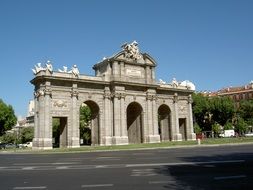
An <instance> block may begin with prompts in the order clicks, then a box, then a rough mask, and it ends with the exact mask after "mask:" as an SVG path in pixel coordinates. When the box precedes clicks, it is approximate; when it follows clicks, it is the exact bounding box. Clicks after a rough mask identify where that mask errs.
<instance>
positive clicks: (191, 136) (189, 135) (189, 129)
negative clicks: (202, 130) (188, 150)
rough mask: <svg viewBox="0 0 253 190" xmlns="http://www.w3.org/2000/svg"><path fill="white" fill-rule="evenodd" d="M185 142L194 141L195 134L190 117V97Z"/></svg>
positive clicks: (189, 99) (189, 97) (190, 99)
mask: <svg viewBox="0 0 253 190" xmlns="http://www.w3.org/2000/svg"><path fill="white" fill-rule="evenodd" d="M187 121H188V123H187V140H196V134H195V133H194V130H193V116H192V97H191V95H189V96H188V119H187Z"/></svg>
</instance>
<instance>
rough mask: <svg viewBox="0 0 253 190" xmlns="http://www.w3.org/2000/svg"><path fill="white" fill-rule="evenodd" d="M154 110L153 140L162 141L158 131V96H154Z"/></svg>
mask: <svg viewBox="0 0 253 190" xmlns="http://www.w3.org/2000/svg"><path fill="white" fill-rule="evenodd" d="M152 105H153V106H152V108H153V109H152V110H153V137H152V142H153V143H154V142H160V135H159V132H158V113H157V112H158V110H157V105H156V96H153V98H152Z"/></svg>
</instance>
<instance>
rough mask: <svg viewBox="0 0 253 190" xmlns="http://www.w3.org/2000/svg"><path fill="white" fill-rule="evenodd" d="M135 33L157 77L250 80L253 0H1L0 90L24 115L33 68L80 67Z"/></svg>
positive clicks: (206, 84) (201, 84)
mask: <svg viewBox="0 0 253 190" xmlns="http://www.w3.org/2000/svg"><path fill="white" fill-rule="evenodd" d="M133 40H137V41H138V42H139V47H140V51H141V52H147V53H149V54H150V55H151V56H152V57H153V58H154V59H155V60H156V61H157V63H158V66H157V69H156V75H157V80H158V79H159V78H161V79H163V80H165V81H171V80H172V78H173V77H175V78H176V79H177V80H179V81H182V80H186V79H188V80H190V81H192V82H193V83H195V85H196V87H197V90H198V91H201V90H211V91H215V90H218V89H220V88H223V87H228V86H238V85H244V84H247V83H249V82H250V81H251V80H253V77H252V73H253V1H252V0H145V1H144V0H143V1H142V0H138V1H137V0H127V1H123V0H122V1H121V0H105V1H102V0H68V1H65V0H40V1H39V0H37V1H35V0H22V1H21V0H16V1H14V0H1V1H0V63H1V64H0V65H1V69H0V81H1V83H0V98H1V99H3V100H4V102H6V103H7V104H11V105H12V106H13V107H14V109H15V113H16V115H23V116H25V115H26V113H27V105H28V101H29V100H30V99H32V98H33V86H32V85H31V84H30V82H29V81H30V80H31V79H32V78H33V73H32V71H31V68H33V66H34V64H36V63H38V62H45V61H46V60H48V59H49V60H51V61H52V62H53V66H54V68H55V69H58V68H62V66H63V65H66V66H68V67H71V66H72V65H73V64H76V65H77V66H78V67H79V70H80V72H81V73H82V74H88V75H94V73H93V70H92V66H93V65H94V64H95V63H97V62H98V61H99V60H101V59H102V58H103V57H104V56H111V55H113V54H114V53H117V52H118V51H120V46H121V44H123V43H124V42H132V41H133Z"/></svg>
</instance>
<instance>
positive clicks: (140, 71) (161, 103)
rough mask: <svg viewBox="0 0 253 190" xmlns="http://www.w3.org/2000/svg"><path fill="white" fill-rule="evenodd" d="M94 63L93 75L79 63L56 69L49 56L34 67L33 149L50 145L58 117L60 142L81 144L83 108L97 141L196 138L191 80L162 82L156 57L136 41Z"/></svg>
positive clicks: (62, 143) (113, 143)
mask: <svg viewBox="0 0 253 190" xmlns="http://www.w3.org/2000/svg"><path fill="white" fill-rule="evenodd" d="M122 49H123V50H122V51H120V52H119V53H117V54H116V55H114V56H112V57H109V58H103V60H102V61H101V62H99V63H97V64H95V65H94V66H93V69H94V70H95V76H87V75H83V74H80V73H79V70H78V68H77V66H76V65H74V66H73V67H72V68H71V70H68V68H67V67H63V69H58V71H55V70H53V66H52V64H51V63H50V62H49V61H48V62H47V63H46V64H45V66H41V64H37V65H36V66H35V68H34V69H33V72H34V75H35V77H34V79H33V80H32V81H31V83H32V84H33V85H34V86H35V89H34V100H35V118H34V121H35V135H34V139H33V148H35V149H51V148H52V143H53V138H52V120H53V118H59V120H60V147H79V146H80V130H79V122H80V121H79V112H80V106H82V105H83V104H86V105H88V106H89V107H90V109H91V112H92V118H91V119H92V122H91V129H92V130H94V131H93V133H92V136H93V137H92V138H93V142H92V144H93V145H121V144H129V143H155V142H160V141H181V140H194V139H195V138H196V136H195V134H194V132H193V119H192V98H191V94H192V93H193V92H194V90H195V87H194V85H193V84H192V83H191V82H189V81H183V82H178V81H176V79H173V80H172V82H169V83H168V82H164V81H163V80H161V79H160V81H159V82H157V81H156V78H155V69H156V62H155V60H154V59H153V58H152V57H151V56H150V55H149V54H147V53H140V51H139V48H138V44H137V42H136V41H134V42H133V43H130V44H127V43H126V44H124V45H122Z"/></svg>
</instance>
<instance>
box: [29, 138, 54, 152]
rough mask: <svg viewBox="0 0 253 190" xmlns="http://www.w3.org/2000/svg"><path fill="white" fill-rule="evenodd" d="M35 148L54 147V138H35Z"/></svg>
mask: <svg viewBox="0 0 253 190" xmlns="http://www.w3.org/2000/svg"><path fill="white" fill-rule="evenodd" d="M32 149H33V150H50V149H53V144H52V138H33V147H32Z"/></svg>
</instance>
